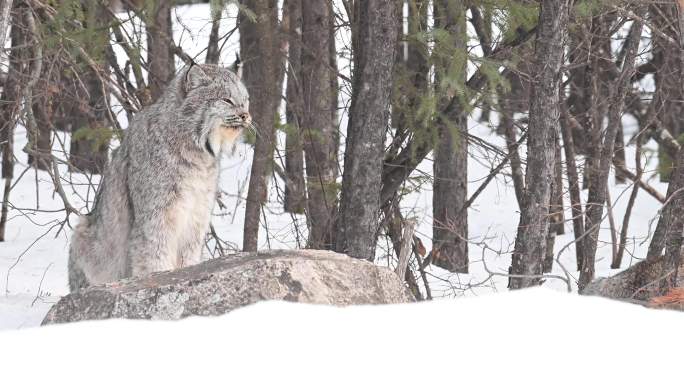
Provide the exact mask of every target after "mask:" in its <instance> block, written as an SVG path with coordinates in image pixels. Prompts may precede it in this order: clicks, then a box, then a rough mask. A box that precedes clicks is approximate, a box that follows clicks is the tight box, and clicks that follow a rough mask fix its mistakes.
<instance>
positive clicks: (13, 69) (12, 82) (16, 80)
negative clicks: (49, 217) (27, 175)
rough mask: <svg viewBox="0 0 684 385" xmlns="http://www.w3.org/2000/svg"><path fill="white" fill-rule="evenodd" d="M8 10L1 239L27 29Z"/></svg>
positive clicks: (1, 113) (0, 142) (0, 147)
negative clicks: (7, 63) (9, 47)
mask: <svg viewBox="0 0 684 385" xmlns="http://www.w3.org/2000/svg"><path fill="white" fill-rule="evenodd" d="M12 10H13V12H11V17H10V20H11V24H12V25H13V26H14V27H12V29H11V32H10V39H11V46H12V48H13V49H12V50H11V51H10V53H9V58H8V59H9V65H8V67H7V80H6V81H5V84H3V85H2V99H1V100H2V101H3V102H2V103H0V151H1V152H2V178H3V179H5V183H4V188H3V193H2V204H1V208H0V242H4V240H5V232H6V230H7V215H8V212H9V194H10V187H11V184H12V179H13V178H14V128H15V126H16V123H17V119H18V118H19V110H20V108H21V99H22V94H21V79H22V78H23V75H24V73H23V71H24V65H23V63H22V57H21V52H22V51H24V49H22V48H21V47H23V46H25V41H26V35H25V34H26V32H25V31H26V29H25V27H24V26H23V24H24V23H23V20H22V19H23V18H22V12H21V11H19V9H18V7H17V6H16V5H15V6H13V8H12Z"/></svg>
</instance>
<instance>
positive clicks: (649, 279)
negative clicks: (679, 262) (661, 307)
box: [582, 258, 684, 303]
mask: <svg viewBox="0 0 684 385" xmlns="http://www.w3.org/2000/svg"><path fill="white" fill-rule="evenodd" d="M663 264H664V261H663V259H662V258H660V259H656V260H655V261H641V262H638V263H635V264H634V265H632V266H630V267H629V268H628V269H625V270H624V271H622V272H620V273H618V274H615V275H614V276H612V277H607V278H599V279H597V280H595V281H593V282H591V283H590V284H589V285H587V287H586V288H584V290H583V291H582V294H585V295H595V296H601V297H606V298H613V299H621V300H627V301H630V302H636V303H641V302H642V301H647V300H649V299H651V298H653V297H656V296H659V295H661V294H662V293H661V289H660V284H661V283H662V281H663V279H664V278H665V277H664V276H663V271H664V269H665V268H664V266H663ZM678 277H680V278H678V279H679V281H681V280H682V277H684V265H683V266H681V268H680V269H679V271H678Z"/></svg>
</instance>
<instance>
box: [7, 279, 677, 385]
mask: <svg viewBox="0 0 684 385" xmlns="http://www.w3.org/2000/svg"><path fill="white" fill-rule="evenodd" d="M682 325H684V313H676V312H669V311H658V310H649V309H644V308H641V307H639V306H636V305H630V304H625V303H618V302H614V301H608V300H605V299H601V298H590V297H580V296H577V295H569V294H562V293H558V292H554V291H551V290H546V289H531V290H526V291H522V292H515V293H501V294H495V295H488V296H483V297H479V298H477V299H473V298H468V299H456V300H440V301H433V302H429V303H418V304H409V305H385V306H352V307H347V308H335V307H327V306H320V305H304V304H293V303H284V302H265V303H259V304H256V305H252V306H249V307H246V308H242V309H239V310H236V311H234V312H232V313H230V314H228V315H226V316H222V317H216V318H191V319H185V320H182V321H130V320H129V321H124V320H110V321H92V322H83V323H78V324H67V325H56V326H48V327H42V328H30V329H25V330H17V331H5V332H0V346H1V348H0V367H2V383H4V384H19V383H22V384H40V383H43V384H66V383H69V384H122V383H128V384H144V383H154V384H212V383H222V384H226V383H234V384H247V383H250V384H271V383H297V384H390V383H395V384H396V383H399V384H409V383H410V384H453V383H459V384H504V383H506V384H518V383H525V384H577V383H585V384H649V383H659V381H663V383H665V381H667V382H666V383H679V381H677V379H678V378H681V377H682V372H681V366H680V365H681V363H682V353H683V352H684V333H682V332H681V327H682Z"/></svg>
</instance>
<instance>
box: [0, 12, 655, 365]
mask: <svg viewBox="0 0 684 385" xmlns="http://www.w3.org/2000/svg"><path fill="white" fill-rule="evenodd" d="M231 12H234V10H233V11H231ZM175 15H176V16H177V17H178V20H179V22H177V23H176V31H175V38H176V41H178V42H179V43H180V45H181V46H182V47H183V48H184V49H185V50H186V51H187V52H189V53H190V54H191V55H196V54H200V51H201V50H202V49H203V48H204V47H205V46H206V40H207V37H208V34H209V24H208V20H207V19H208V15H209V10H208V8H207V5H196V6H192V7H178V8H177V9H176V11H175ZM233 15H234V14H233ZM232 23H234V20H233V19H232V18H231V17H227V18H226V19H225V25H224V26H223V27H222V31H221V33H222V34H223V33H225V32H226V31H228V30H229V29H230V27H231V26H232V25H233V24H232ZM183 26H188V27H189V28H188V30H185V28H184V27H183ZM189 31H193V33H190V32H189ZM197 31H200V32H197ZM236 39H237V34H235V35H234V36H233V37H232V38H231V40H230V42H229V44H227V45H226V48H224V51H223V55H222V61H223V63H224V64H230V63H231V62H232V60H233V58H234V56H233V52H234V50H235V49H237V44H236V41H237V40H236ZM198 61H202V55H201V54H200V56H199V57H198ZM475 116H477V115H475ZM342 119H343V122H342V125H341V127H343V128H344V127H345V126H346V123H345V122H344V119H345V117H344V116H342ZM634 127H635V126H634V122H632V121H631V120H629V119H625V135H626V141H627V140H628V139H629V138H630V137H631V135H632V134H633V133H634ZM469 130H470V132H471V133H472V134H474V135H476V136H478V137H481V138H482V139H484V140H486V141H488V142H490V143H492V144H493V145H496V146H499V147H501V148H504V141H503V139H502V138H500V137H498V136H496V135H493V134H492V129H491V127H490V126H489V125H485V124H481V123H478V122H477V121H476V120H475V119H471V120H470V121H469ZM58 136H59V138H60V140H62V141H64V142H65V143H68V142H69V140H68V137H66V136H65V134H63V133H59V134H58ZM25 137H26V135H25V132H24V131H23V130H22V129H19V130H17V132H16V144H15V148H16V149H17V157H18V159H19V164H17V166H16V169H15V173H16V175H20V174H22V172H23V171H24V170H25V169H26V155H25V154H24V153H22V152H21V149H22V148H23V146H24V144H25V143H26V140H25ZM646 148H647V149H648V150H649V151H651V152H650V153H649V152H648V151H647V154H648V155H649V156H650V157H651V158H653V156H652V155H653V154H652V150H653V149H654V145H653V143H649V144H648V145H647V146H646ZM470 150H471V158H470V160H469V168H468V174H469V178H470V183H469V189H470V191H475V189H476V188H477V187H478V186H479V185H480V184H481V183H482V180H483V179H484V177H485V176H486V175H487V174H489V172H490V169H491V168H492V167H493V166H494V165H496V164H498V162H499V161H500V159H494V158H492V157H491V156H485V154H483V153H482V151H481V150H480V149H478V148H477V147H475V146H471V149H470ZM55 151H56V154H57V155H59V152H60V151H63V149H62V147H60V146H59V145H58V143H57V142H56V144H55ZM633 151H634V150H633V147H628V149H627V157H626V158H627V162H628V167H630V168H632V167H633V158H634V153H633ZM522 155H523V156H524V153H523V154H522ZM251 156H252V152H251V149H250V147H249V146H248V145H239V146H238V147H237V148H236V150H235V152H234V153H232V154H226V155H225V156H224V159H223V163H222V174H221V188H222V189H223V191H224V192H225V194H224V195H223V199H222V201H223V203H224V204H225V206H226V208H225V209H223V210H221V211H218V210H217V212H216V213H215V216H214V219H213V224H214V226H215V228H216V232H217V233H218V234H219V235H220V236H221V237H222V238H223V239H225V240H226V241H228V242H231V243H232V244H234V245H235V247H237V248H239V247H240V246H241V243H242V227H243V222H244V207H245V201H244V198H245V195H246V193H247V191H246V186H247V184H246V181H247V178H248V176H249V167H250V163H251ZM578 160H579V159H578ZM419 169H420V170H421V171H424V172H426V173H431V172H432V163H431V160H430V159H428V160H426V161H425V162H423V163H422V164H421V165H420V167H419ZM645 169H646V173H645V177H644V179H649V180H648V182H649V183H650V184H652V185H653V186H654V187H655V188H656V189H657V190H659V191H660V192H661V193H663V194H664V193H665V191H666V185H665V184H661V183H659V182H657V177H654V174H655V173H654V169H655V162H654V161H650V162H648V163H647V165H646V167H645ZM60 172H61V175H62V178H64V181H65V183H66V182H69V181H71V182H75V183H70V184H69V187H68V188H67V194H68V197H69V199H70V201H71V202H72V204H73V205H74V206H75V207H78V208H81V209H82V210H83V212H86V211H87V208H86V203H85V202H92V197H93V190H92V188H89V187H88V183H87V182H88V181H87V179H86V177H85V176H83V175H80V174H70V173H69V172H68V170H67V169H66V168H64V167H62V168H61V169H60ZM418 174H419V173H417V175H418ZM36 180H38V186H39V187H38V188H37V189H36V187H35V184H36ZM612 181H613V179H612V178H611V186H610V192H611V198H612V203H613V205H614V208H613V213H614V215H615V218H616V222H617V223H618V226H620V224H621V223H622V216H623V214H624V211H625V206H626V201H627V199H628V196H629V189H630V188H631V184H625V185H615V184H613V183H612ZM93 182H94V183H96V182H97V178H94V180H93ZM566 188H567V187H566ZM53 190H54V189H53V184H52V181H51V180H50V178H49V176H48V175H47V174H45V173H43V172H38V173H35V172H34V171H33V170H28V171H27V172H26V173H25V174H24V175H23V177H22V178H21V180H19V182H17V185H16V187H15V188H14V189H13V190H12V194H11V197H10V202H11V204H12V207H13V208H12V210H11V211H10V215H9V217H10V220H9V222H8V227H7V237H6V238H7V241H6V242H4V243H0V284H1V285H2V286H3V291H2V292H0V329H17V328H24V327H29V326H36V325H38V324H39V323H40V321H41V319H42V317H43V315H44V314H45V313H46V312H47V310H48V308H49V307H50V306H51V305H52V304H53V303H54V302H55V301H56V300H57V299H58V297H59V296H61V295H64V294H66V293H67V292H68V289H67V274H66V265H67V264H66V261H67V250H68V241H69V237H70V235H71V230H70V228H69V227H68V226H67V227H60V226H59V223H60V222H61V221H62V220H63V219H64V212H63V211H59V210H61V209H62V208H63V205H62V203H61V200H60V198H59V197H58V196H57V195H56V194H54V192H53ZM280 191H282V181H276V183H271V190H270V194H269V203H268V204H267V206H266V209H265V210H264V212H265V213H266V214H265V219H264V220H263V221H262V222H263V226H262V229H261V233H260V247H261V248H264V249H266V248H273V249H278V248H295V247H300V246H303V244H304V243H305V239H306V224H305V220H304V218H303V217H302V216H293V215H290V214H287V213H283V211H282V205H281V204H280V203H279V199H280V196H281V195H280ZM585 193H586V192H583V194H585ZM583 199H585V200H586V196H583ZM431 202H432V193H431V191H430V186H429V183H427V184H424V185H423V186H422V188H421V190H420V191H417V192H414V193H412V194H411V195H410V196H408V197H406V198H405V199H404V201H403V207H402V210H403V211H404V214H405V216H406V217H415V218H416V219H417V220H418V223H419V225H418V228H417V235H418V236H419V237H420V238H421V239H422V241H423V243H424V244H425V246H426V247H427V249H428V250H429V249H430V246H431V244H430V238H431V233H432V229H431V226H432V220H431V205H432V203H431ZM565 207H566V208H567V207H568V205H567V202H566V205H565ZM36 208H38V209H39V211H35V209H36ZM659 208H660V204H659V203H658V202H657V201H656V200H655V199H653V198H652V197H650V196H649V195H648V194H646V193H644V192H643V191H641V192H639V196H638V198H637V201H636V205H635V208H634V211H633V214H632V221H631V223H630V227H629V229H630V231H629V237H628V247H627V250H626V255H625V260H624V262H623V267H627V266H629V265H630V264H632V263H634V262H636V261H637V260H638V259H639V258H643V257H644V256H645V253H646V248H647V246H648V241H647V238H648V234H649V222H650V221H651V220H653V219H654V218H655V217H656V215H657V210H658V209H659ZM566 218H570V213H569V212H566ZM76 219H77V218H76V217H75V216H74V215H72V216H71V225H74V223H75V221H76ZM518 219H519V215H518V207H517V203H516V200H515V195H514V191H513V188H512V184H511V181H510V180H509V179H508V178H507V177H506V176H499V177H497V178H496V179H495V180H494V181H493V182H492V183H491V184H490V185H489V186H488V187H487V188H486V189H485V190H484V192H483V193H482V194H481V195H480V197H479V198H478V199H477V201H476V202H475V204H474V205H473V206H472V207H471V208H470V210H469V212H468V220H469V231H470V234H469V236H470V238H471V241H472V243H471V245H470V258H471V262H472V265H471V267H470V268H471V273H470V274H450V273H447V272H445V271H443V270H441V269H438V268H434V267H430V268H428V273H429V274H430V276H429V281H430V286H431V288H432V293H433V295H434V296H435V297H456V296H474V295H480V294H486V293H491V292H496V291H505V290H506V278H505V277H503V276H493V277H491V276H490V275H489V273H487V270H486V269H485V263H486V267H487V268H488V270H489V271H493V272H496V273H505V272H507V269H508V267H509V266H510V258H511V256H510V251H511V250H512V248H513V242H514V238H515V230H516V226H517V224H518ZM607 223H608V221H607V220H605V222H604V226H603V229H602V231H601V234H600V241H601V242H600V244H599V250H598V254H597V275H598V276H607V275H612V274H614V273H616V271H615V270H610V267H609V265H610V256H611V253H612V251H611V246H610V243H609V242H610V233H609V231H608V229H607V228H608V225H607ZM565 229H566V234H565V235H562V236H559V237H558V238H557V240H556V245H555V251H556V253H559V252H560V251H561V250H564V251H563V252H562V253H561V254H560V256H559V257H558V261H559V263H556V264H555V265H554V271H553V274H554V275H559V276H565V274H566V273H565V269H567V272H568V274H570V282H571V289H572V290H575V287H576V285H575V283H574V280H575V279H576V278H577V277H576V273H575V268H574V259H575V255H574V246H573V245H572V242H573V240H574V237H573V234H572V226H571V224H570V223H569V222H568V223H567V224H566V226H565ZM566 245H569V246H568V247H567V248H566ZM385 250H387V245H386V243H383V242H381V243H380V245H379V248H378V263H379V264H383V265H387V264H389V263H391V261H390V259H388V258H386V257H385V256H386V254H385V253H386V251H385ZM545 286H546V287H549V288H553V289H558V290H566V289H567V288H566V283H565V282H563V281H562V280H559V279H554V278H549V279H547V281H546V283H545ZM536 296H537V297H533V298H536V299H538V300H540V301H541V300H548V299H553V300H559V301H570V302H568V303H577V302H572V301H579V300H578V299H567V298H566V297H561V296H558V297H555V296H550V295H549V294H544V295H541V294H536ZM505 298H518V297H515V296H510V297H508V296H507V297H505ZM491 301H496V300H491ZM590 301H593V300H590ZM446 303H447V304H449V305H444V308H445V309H451V307H450V306H451V305H450V304H451V302H446ZM465 303H466V304H471V305H463V306H464V307H463V309H467V308H469V307H468V306H471V307H472V308H475V305H472V304H473V303H474V302H470V301H469V302H465ZM494 303H495V302H491V304H494ZM496 303H497V306H498V304H499V302H496ZM589 303H592V304H593V303H601V304H603V302H589ZM501 304H503V301H501ZM431 306H433V307H434V309H437V308H438V306H439V305H420V306H416V307H414V309H415V310H406V311H415V312H421V311H424V310H426V309H433V307H431ZM548 306H553V304H548ZM592 306H593V305H592ZM542 307H547V304H546V303H545V304H544V305H543V306H542ZM505 308H506V309H512V308H511V307H510V306H508V305H506V307H505ZM280 309H287V310H290V309H292V310H293V311H299V310H298V309H306V311H309V309H312V308H308V307H296V306H289V305H268V306H264V307H257V308H255V309H253V310H248V311H246V312H244V313H240V314H241V315H240V316H237V315H236V316H234V319H235V320H237V319H242V318H240V317H243V316H246V315H245V314H252V313H250V312H253V313H254V314H263V312H268V311H272V312H275V311H278V310H280ZM317 309H321V312H322V313H324V314H323V315H320V316H319V317H323V318H325V317H327V316H329V315H331V314H338V313H337V312H339V314H340V315H345V314H362V316H363V317H365V316H369V315H371V314H373V315H374V314H379V313H380V311H373V310H368V313H364V312H362V311H361V310H349V311H344V310H332V309H328V310H325V309H324V308H317ZM382 309H388V310H389V309H393V308H382ZM396 311H397V312H399V311H400V310H396ZM449 311H451V310H449ZM583 311H589V310H583ZM638 311H642V312H647V311H646V310H643V309H638ZM302 312H304V310H302ZM310 313H315V312H310ZM302 314H303V313H302ZM497 314H498V313H497ZM515 314H521V313H520V312H519V311H515ZM563 314H565V313H563ZM568 314H569V315H568V317H570V316H571V314H570V313H568ZM645 314H652V312H647V313H645ZM539 316H540V318H542V319H543V316H542V315H541V314H540V315H539ZM416 317H417V315H416ZM654 317H664V316H661V315H654ZM270 318H271V319H273V318H274V317H270ZM281 318H283V317H278V319H279V320H280V319H281ZM285 318H287V317H285ZM323 318H321V319H323ZM232 319H233V318H230V317H228V318H226V319H225V320H208V321H199V320H194V321H188V322H187V323H186V324H187V325H195V324H196V323H201V322H208V323H212V322H213V323H215V324H216V325H218V324H219V323H221V322H227V323H230V322H232V321H231V320H232ZM425 319H426V320H429V322H425V324H426V325H428V326H424V327H425V328H427V330H432V329H433V328H435V329H439V330H454V335H455V336H456V335H460V334H459V332H456V331H458V330H462V329H461V328H460V326H459V322H461V321H460V316H455V317H454V318H451V319H449V320H441V319H440V320H439V323H442V322H444V326H436V321H435V319H433V318H430V317H427V316H426V317H425ZM473 319H475V318H473ZM591 319H600V318H596V317H592V318H591ZM654 319H655V318H654ZM395 321H396V320H395ZM395 321H393V322H395ZM496 321H497V322H498V323H500V325H501V326H499V327H498V328H496V329H497V330H508V329H509V328H510V326H509V324H508V323H509V322H510V321H511V317H510V316H507V317H500V318H499V319H498V320H496ZM630 321H631V319H630ZM235 322H237V321H235ZM279 322H280V321H279ZM601 322H602V323H601V327H600V329H597V330H600V331H601V333H602V334H600V335H601V336H602V335H604V334H605V335H606V336H609V335H612V334H613V333H614V332H613V331H612V330H611V328H612V327H613V326H612V325H611V323H608V322H604V321H603V320H601ZM622 322H624V320H622ZM541 323H544V322H539V323H538V324H541ZM619 323H620V322H618V321H617V320H616V322H615V324H619ZM123 324H124V323H112V325H123ZM366 324H367V323H366ZM376 324H377V325H378V326H377V328H378V329H377V330H380V331H382V327H384V325H382V323H376ZM126 325H129V324H127V323H126ZM131 325H137V326H136V327H139V328H141V329H140V330H142V328H145V327H146V326H139V325H138V324H136V323H131ZM415 325H416V324H415V323H407V324H406V325H405V327H406V328H414V327H416V326H415ZM127 327H128V326H127ZM164 327H173V326H170V325H165V326H164ZM179 327H183V326H179ZM89 328H93V329H88V330H91V331H92V330H96V329H97V326H92V325H91V326H89ZM279 328H280V326H278V327H276V328H275V329H274V330H280V329H279ZM597 328H598V326H597ZM571 329H572V328H568V329H567V331H570V332H571ZM84 330H86V329H84ZM249 330H253V331H254V332H253V333H249V334H258V333H260V332H261V331H258V329H255V328H250V329H249ZM478 330H480V332H479V333H478V334H481V335H483V336H486V335H487V333H489V330H486V329H484V328H481V329H478ZM331 331H332V330H331ZM32 333H41V332H32ZM335 333H336V332H334V333H330V334H335ZM540 334H541V335H546V334H544V333H540ZM25 335H27V336H28V335H29V334H25ZM555 335H556V334H554V336H555ZM5 336H6V335H5ZM335 338H337V337H335ZM396 338H397V340H398V341H400V340H404V339H405V337H403V335H400V334H397V337H396ZM510 338H513V337H506V334H502V335H501V340H500V343H505V341H507V340H508V339H510ZM561 338H565V337H561ZM606 341H607V340H606V339H605V338H602V339H601V344H604V343H605V342H606ZM3 345H4V344H3ZM485 346H486V347H487V348H489V346H487V345H486V344H485V345H483V348H484V347H485ZM498 346H501V345H498ZM546 346H548V343H545V345H544V346H538V347H535V349H539V350H540V351H543V349H545V347H546ZM449 348H450V349H453V350H454V351H455V352H458V351H459V349H460V348H459V345H458V344H457V343H454V344H453V345H452V346H450V347H449ZM472 348H474V349H475V348H478V347H472ZM3 349H4V348H3ZM217 349H218V348H217ZM284 349H285V348H284ZM478 349H479V348H478ZM511 351H512V352H514V351H515V350H511ZM364 354H365V353H364ZM413 354H415V352H414V353H413ZM430 354H432V353H430ZM282 355H283V356H286V355H287V352H282ZM580 356H581V355H578V359H580V358H581V357H580ZM376 358H377V357H376ZM607 358H610V357H607ZM416 359H417V358H416V357H414V356H412V355H411V354H407V355H406V356H405V357H404V358H403V360H405V361H406V362H413V361H414V360H416ZM435 359H436V360H438V361H439V360H442V359H445V358H443V357H422V358H421V359H420V361H421V362H422V361H425V362H424V365H425V366H427V367H431V368H432V367H434V366H435V365H434V364H433V362H435V361H434V360H435ZM488 359H489V358H488ZM349 360H350V362H351V360H352V358H349ZM353 360H354V361H353V362H356V359H355V358H354V359H353ZM455 361H456V360H455ZM0 362H2V361H0ZM439 362H441V361H439ZM530 362H533V361H530ZM537 366H540V367H541V365H536V362H535V364H534V367H537ZM217 370H218V369H217ZM454 370H456V369H454ZM531 372H534V371H531ZM484 375H485V374H483V376H484ZM521 375H522V374H521ZM525 375H526V376H527V374H525ZM482 378H486V377H482Z"/></svg>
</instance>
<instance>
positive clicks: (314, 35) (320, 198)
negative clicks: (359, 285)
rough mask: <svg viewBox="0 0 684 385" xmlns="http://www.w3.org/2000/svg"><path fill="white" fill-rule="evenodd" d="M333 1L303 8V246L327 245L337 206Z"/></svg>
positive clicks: (314, 0)
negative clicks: (305, 235)
mask: <svg viewBox="0 0 684 385" xmlns="http://www.w3.org/2000/svg"><path fill="white" fill-rule="evenodd" d="M332 12H333V10H332V4H331V3H330V2H329V1H327V0H312V1H308V2H307V4H306V6H305V7H303V8H302V44H303V46H304V47H306V49H304V50H302V52H301V54H302V68H301V71H302V72H301V75H300V80H301V84H302V101H303V103H302V116H301V117H302V119H301V130H300V132H301V136H302V142H303V144H304V154H305V159H306V187H307V200H306V207H307V210H306V214H307V216H306V217H307V223H308V228H309V239H308V242H307V247H309V248H313V249H331V248H332V246H333V235H334V228H333V223H334V221H333V217H334V214H335V212H336V211H337V188H336V185H335V183H336V181H335V179H336V177H337V159H336V157H335V153H336V152H337V142H336V141H335V136H336V131H337V127H336V125H335V122H334V121H333V116H334V114H333V111H331V110H332V109H333V106H335V105H336V103H335V100H334V97H335V96H336V93H335V91H334V90H333V89H332V87H331V86H332V85H333V84H332V82H331V80H332V78H334V77H336V76H337V72H336V71H334V70H333V69H331V68H330V67H329V52H330V50H331V45H332V46H334V44H335V42H334V40H333V36H331V34H330V28H331V23H332V21H333V19H332Z"/></svg>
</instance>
